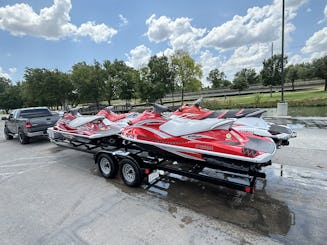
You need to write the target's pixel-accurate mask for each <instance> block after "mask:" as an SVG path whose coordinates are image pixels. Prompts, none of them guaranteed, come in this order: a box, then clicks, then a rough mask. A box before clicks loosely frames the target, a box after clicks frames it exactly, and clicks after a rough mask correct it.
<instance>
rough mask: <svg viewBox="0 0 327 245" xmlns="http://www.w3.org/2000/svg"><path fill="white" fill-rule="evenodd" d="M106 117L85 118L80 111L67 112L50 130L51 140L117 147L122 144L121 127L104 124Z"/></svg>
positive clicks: (113, 124)
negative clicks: (119, 135)
mask: <svg viewBox="0 0 327 245" xmlns="http://www.w3.org/2000/svg"><path fill="white" fill-rule="evenodd" d="M104 119H105V117H104V116H99V115H95V116H84V115H81V114H80V113H79V112H78V109H72V110H70V111H68V112H66V113H65V114H64V115H63V116H62V117H61V118H60V119H59V120H58V121H57V123H56V125H55V126H54V127H52V128H48V135H49V137H50V139H51V140H62V139H67V140H69V141H73V142H80V143H86V144H98V145H99V144H100V145H101V144H103V145H116V144H118V143H120V141H121V140H120V138H119V137H118V134H119V133H120V131H121V126H119V125H118V124H115V123H111V124H110V125H108V124H106V123H105V122H104Z"/></svg>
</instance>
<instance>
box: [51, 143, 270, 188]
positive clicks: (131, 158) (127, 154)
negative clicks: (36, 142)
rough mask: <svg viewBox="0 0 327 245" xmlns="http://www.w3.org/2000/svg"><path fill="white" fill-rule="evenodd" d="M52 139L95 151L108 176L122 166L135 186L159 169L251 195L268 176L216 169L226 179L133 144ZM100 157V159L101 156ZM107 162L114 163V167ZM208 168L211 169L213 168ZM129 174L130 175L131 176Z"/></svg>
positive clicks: (114, 175) (196, 166) (94, 154)
mask: <svg viewBox="0 0 327 245" xmlns="http://www.w3.org/2000/svg"><path fill="white" fill-rule="evenodd" d="M50 141H51V142H53V143H55V144H57V145H59V146H62V147H66V148H70V149H74V150H78V151H82V152H87V153H90V154H93V156H94V159H95V163H96V164H98V168H99V171H100V172H101V174H102V175H103V176H104V177H105V178H114V177H116V174H117V172H118V169H120V174H121V177H122V179H123V181H124V182H125V184H126V185H128V186H133V187H135V186H139V185H141V183H142V182H143V180H144V178H145V177H148V180H149V179H150V176H151V174H153V173H157V172H159V171H158V170H161V171H162V172H164V173H165V174H164V176H166V175H167V174H169V173H173V174H178V175H181V176H185V177H188V178H192V179H196V180H200V181H203V182H208V183H211V184H215V185H219V186H224V187H227V188H231V189H235V190H239V191H244V192H246V193H251V194H253V193H254V191H255V188H256V181H257V178H261V179H265V178H266V175H265V173H262V172H257V171H255V172H250V173H237V172H234V171H232V172H231V171H228V170H226V169H217V168H215V169H214V170H215V172H216V173H219V174H220V175H223V176H224V178H221V177H218V176H210V175H207V174H204V173H203V172H202V170H203V168H204V167H203V166H202V167H201V164H199V163H197V162H191V163H181V162H179V161H178V160H176V161H173V160H171V159H170V160H167V159H164V158H160V159H158V158H156V157H150V156H149V154H148V152H145V151H144V150H142V149H140V148H138V147H137V146H135V145H133V144H131V145H129V144H125V145H124V147H114V146H104V145H94V144H88V143H84V142H78V141H74V140H67V139H51V138H50ZM99 156H100V157H101V159H99ZM102 158H106V159H105V160H106V161H105V163H103V161H102V160H104V159H102ZM105 164H107V165H105ZM108 164H111V167H110V166H109V165H108ZM104 167H107V169H103V168H104ZM108 167H109V168H110V169H111V171H115V172H113V173H110V172H109V173H108V172H107V173H105V172H104V171H105V170H108V169H109V168H108ZM205 167H206V168H209V169H210V167H207V166H205ZM126 169H127V170H126ZM108 171H110V170H108ZM128 171H130V172H128ZM131 171H132V172H133V174H134V177H135V178H137V179H136V180H135V181H134V180H133V178H132V177H133V174H131V173H132V172H131ZM128 176H129V177H130V178H129V179H128ZM131 176H132V177H131ZM230 177H232V178H233V177H237V178H240V179H243V180H246V181H245V182H247V183H244V181H243V183H242V182H234V181H231V180H230ZM126 178H127V179H126ZM159 180H160V176H159V174H158V177H157V179H156V180H155V181H154V182H153V183H150V184H154V183H155V182H157V181H159ZM148 183H149V181H148Z"/></svg>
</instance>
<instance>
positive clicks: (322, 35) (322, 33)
mask: <svg viewBox="0 0 327 245" xmlns="http://www.w3.org/2000/svg"><path fill="white" fill-rule="evenodd" d="M301 51H302V52H303V53H305V54H312V55H313V56H315V57H317V56H324V55H326V54H327V27H324V28H323V29H321V30H319V31H317V32H315V33H314V34H313V35H312V36H311V37H310V38H309V39H308V40H307V41H306V43H305V46H304V47H303V48H302V49H301Z"/></svg>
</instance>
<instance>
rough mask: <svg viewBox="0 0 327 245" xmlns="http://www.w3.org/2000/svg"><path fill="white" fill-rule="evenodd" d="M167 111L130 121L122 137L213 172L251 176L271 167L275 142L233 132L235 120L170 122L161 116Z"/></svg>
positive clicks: (177, 119)
mask: <svg viewBox="0 0 327 245" xmlns="http://www.w3.org/2000/svg"><path fill="white" fill-rule="evenodd" d="M165 110H166V107H163V106H160V105H157V104H155V105H154V110H153V111H144V112H143V113H142V114H141V115H139V116H138V117H137V118H135V119H134V120H133V121H131V122H130V123H129V124H130V125H129V126H127V127H125V128H124V129H123V130H122V132H121V137H122V138H123V139H125V140H126V142H131V143H133V144H135V145H137V146H139V147H140V148H141V149H144V150H145V151H147V152H150V153H153V155H154V156H156V157H162V158H165V159H172V160H178V161H180V160H183V161H184V162H185V161H186V162H191V161H196V162H199V163H202V164H203V166H208V167H209V166H210V167H211V168H220V169H221V168H223V169H228V170H232V171H240V172H248V171H256V170H260V168H261V167H262V166H266V165H269V164H271V159H272V157H273V156H274V154H275V151H276V145H275V144H274V142H273V141H272V140H271V139H270V138H267V137H262V136H257V135H254V134H252V133H250V132H240V131H237V130H235V129H233V128H232V127H231V126H232V124H233V123H234V119H218V118H206V119H203V120H191V119H187V118H180V117H175V118H173V119H171V118H167V117H164V116H162V115H161V112H164V111H165Z"/></svg>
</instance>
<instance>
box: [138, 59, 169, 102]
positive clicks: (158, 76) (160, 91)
mask: <svg viewBox="0 0 327 245" xmlns="http://www.w3.org/2000/svg"><path fill="white" fill-rule="evenodd" d="M140 73H141V77H140V81H139V83H138V90H139V91H140V93H139V96H140V98H141V100H142V101H149V102H155V101H156V100H158V99H159V100H160V102H161V103H162V98H163V97H164V96H165V95H166V94H167V93H168V92H171V90H172V86H173V85H172V84H173V83H174V74H173V71H172V70H171V68H170V64H169V62H168V58H167V56H160V57H158V56H152V57H151V58H150V60H149V63H148V65H147V66H146V67H144V68H142V69H141V70H140Z"/></svg>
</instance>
